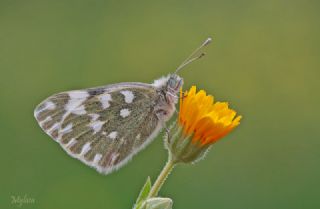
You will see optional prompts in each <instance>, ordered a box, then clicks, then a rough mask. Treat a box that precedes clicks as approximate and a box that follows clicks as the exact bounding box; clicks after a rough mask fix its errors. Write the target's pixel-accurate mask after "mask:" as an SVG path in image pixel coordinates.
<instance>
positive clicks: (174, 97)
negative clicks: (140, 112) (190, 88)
mask: <svg viewBox="0 0 320 209" xmlns="http://www.w3.org/2000/svg"><path fill="white" fill-rule="evenodd" d="M182 85H183V78H181V77H180V76H178V75H177V74H171V75H169V76H168V81H167V83H166V86H165V92H166V98H167V100H168V101H169V102H172V103H174V104H176V103H177V102H178V94H179V91H180V88H181V87H182Z"/></svg>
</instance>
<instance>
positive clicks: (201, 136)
mask: <svg viewBox="0 0 320 209" xmlns="http://www.w3.org/2000/svg"><path fill="white" fill-rule="evenodd" d="M236 114H237V113H236V112H235V111H234V110H232V109H229V107H228V103H226V102H215V103H214V98H213V96H211V95H206V92H205V91H204V90H200V91H199V92H196V87H195V86H192V87H191V88H190V90H189V91H186V92H185V93H184V94H183V95H182V91H181V92H180V112H179V119H178V122H179V124H180V125H181V126H182V127H183V134H184V135H187V136H188V135H193V137H192V142H193V143H199V142H200V144H201V145H209V144H212V143H214V142H216V141H217V140H219V139H220V138H221V137H223V136H225V135H226V134H228V133H229V132H230V131H232V129H234V128H235V127H237V126H238V125H239V124H240V119H241V116H237V117H236Z"/></svg>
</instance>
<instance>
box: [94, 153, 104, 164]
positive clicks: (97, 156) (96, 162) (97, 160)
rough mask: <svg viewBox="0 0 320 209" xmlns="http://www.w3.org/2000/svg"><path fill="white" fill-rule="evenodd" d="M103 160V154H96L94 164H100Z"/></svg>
mask: <svg viewBox="0 0 320 209" xmlns="http://www.w3.org/2000/svg"><path fill="white" fill-rule="evenodd" d="M101 158H102V155H101V154H96V155H95V156H94V159H93V163H94V164H98V163H99V161H100V159H101Z"/></svg>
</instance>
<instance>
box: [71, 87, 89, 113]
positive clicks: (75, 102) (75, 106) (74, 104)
mask: <svg viewBox="0 0 320 209" xmlns="http://www.w3.org/2000/svg"><path fill="white" fill-rule="evenodd" d="M68 95H69V97H70V99H69V101H68V103H67V104H66V106H65V109H66V111H67V113H66V114H65V115H68V114H69V113H74V114H77V115H83V114H85V113H86V111H85V107H84V105H81V104H82V103H83V102H84V101H85V100H86V99H87V97H88V96H89V94H88V92H86V91H70V92H69V93H68ZM80 105H81V106H80Z"/></svg>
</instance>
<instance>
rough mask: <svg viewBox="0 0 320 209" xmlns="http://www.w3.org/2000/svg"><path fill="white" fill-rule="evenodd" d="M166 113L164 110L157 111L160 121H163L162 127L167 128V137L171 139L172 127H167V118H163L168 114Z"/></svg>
mask: <svg viewBox="0 0 320 209" xmlns="http://www.w3.org/2000/svg"><path fill="white" fill-rule="evenodd" d="M166 114H167V113H166V112H165V111H164V110H159V111H157V113H156V115H157V117H158V119H159V121H160V122H161V125H162V127H163V128H164V129H165V132H166V135H167V138H168V139H170V129H169V128H168V127H167V124H166V122H165V120H163V115H166Z"/></svg>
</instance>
